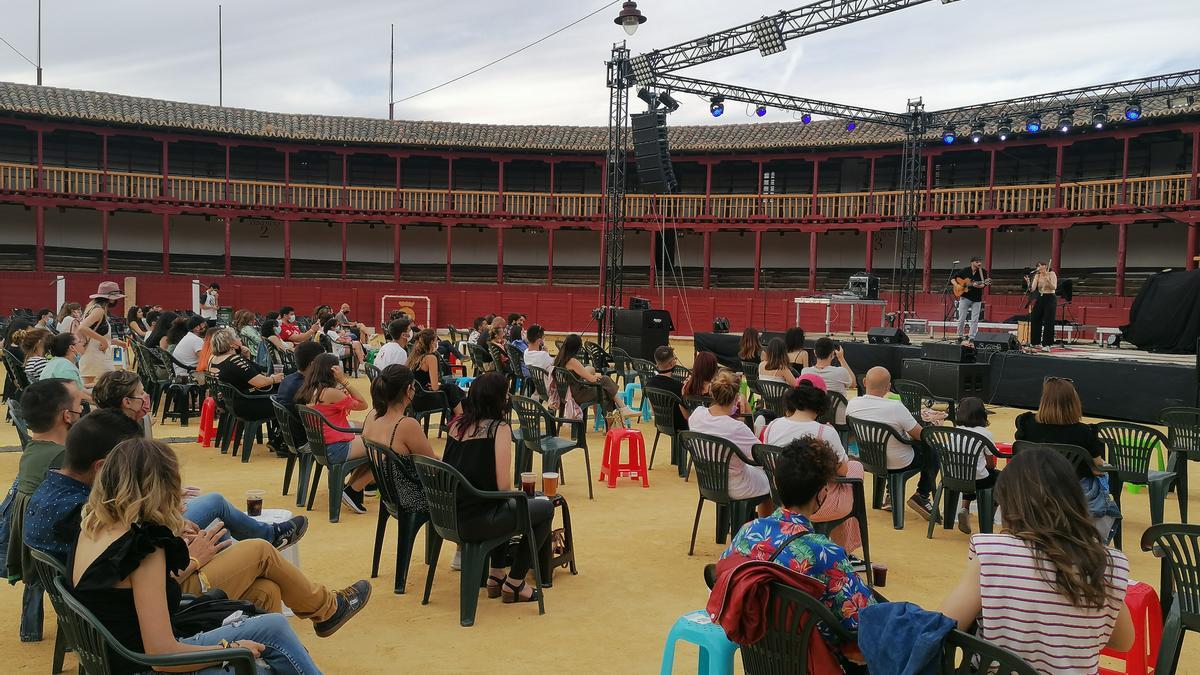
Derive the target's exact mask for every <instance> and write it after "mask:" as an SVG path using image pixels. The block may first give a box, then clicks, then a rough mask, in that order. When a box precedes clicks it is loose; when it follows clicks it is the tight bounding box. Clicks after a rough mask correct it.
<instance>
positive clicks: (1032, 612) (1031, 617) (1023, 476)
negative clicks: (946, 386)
mask: <svg viewBox="0 0 1200 675" xmlns="http://www.w3.org/2000/svg"><path fill="white" fill-rule="evenodd" d="M996 502H997V504H998V505H999V507H1000V520H1001V526H1002V530H1001V532H1000V534H976V535H973V536H972V537H971V545H970V548H969V552H968V554H967V555H968V558H967V567H966V570H965V571H964V573H963V576H962V579H961V581H959V583H958V586H957V587H955V589H954V590H953V591H951V593H950V595H949V596H948V597H947V598H946V600H945V601H944V602H943V603H942V607H941V611H942V613H943V614H945V615H946V616H948V617H950V618H952V619H954V620H955V621H957V622H958V627H959V629H961V630H967V629H968V627H970V625H971V624H973V623H975V622H976V621H978V622H979V632H978V635H979V637H980V638H983V639H984V640H987V641H988V642H991V643H992V644H994V645H996V646H998V647H1002V648H1004V649H1007V650H1009V651H1011V652H1013V653H1014V654H1016V655H1017V656H1020V657H1021V658H1023V659H1025V661H1027V662H1028V663H1029V664H1030V665H1032V666H1033V667H1034V668H1036V669H1037V670H1038V671H1039V672H1042V673H1046V675H1057V674H1059V673H1095V672H1096V671H1097V669H1098V668H1099V664H1100V650H1101V649H1103V648H1104V647H1106V646H1111V647H1113V648H1114V649H1116V650H1118V651H1125V650H1127V649H1129V647H1130V646H1131V645H1132V644H1133V620H1132V618H1131V617H1130V614H1129V609H1128V608H1127V607H1126V606H1125V602H1124V600H1125V592H1126V589H1127V588H1128V586H1129V561H1128V559H1126V557H1125V554H1124V553H1122V552H1120V551H1118V550H1115V549H1110V548H1107V547H1106V546H1105V545H1104V542H1103V541H1102V540H1101V537H1100V534H1099V532H1097V530H1096V528H1095V527H1094V526H1093V525H1092V521H1091V518H1090V517H1089V514H1088V507H1087V502H1085V501H1084V498H1083V491H1082V490H1081V489H1080V487H1079V482H1078V481H1077V480H1075V470H1074V468H1073V467H1072V466H1071V463H1070V462H1068V461H1067V460H1066V458H1064V457H1063V456H1062V455H1060V454H1058V453H1057V452H1055V451H1053V450H1049V449H1045V448H1034V449H1030V450H1025V451H1022V452H1020V453H1018V454H1016V455H1014V456H1013V458H1012V460H1010V461H1009V462H1008V465H1007V466H1006V467H1005V469H1004V472H1003V473H1001V474H1000V478H999V479H997V481H996Z"/></svg>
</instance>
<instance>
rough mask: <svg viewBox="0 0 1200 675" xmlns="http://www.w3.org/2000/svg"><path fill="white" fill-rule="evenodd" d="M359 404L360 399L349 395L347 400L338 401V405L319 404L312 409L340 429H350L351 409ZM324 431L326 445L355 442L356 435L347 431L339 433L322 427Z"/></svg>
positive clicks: (327, 427)
mask: <svg viewBox="0 0 1200 675" xmlns="http://www.w3.org/2000/svg"><path fill="white" fill-rule="evenodd" d="M357 404H358V399H356V398H354V397H353V396H351V395H349V394H347V395H346V398H344V399H342V400H340V401H338V402H337V403H317V404H315V405H313V406H312V409H313V410H316V411H317V412H319V413H321V414H322V415H324V416H325V418H326V419H328V420H329V421H330V422H333V423H334V424H336V425H338V426H339V427H345V428H349V427H350V409H351V408H353V407H354V406H355V405H357ZM322 429H324V431H325V442H326V443H341V442H343V441H352V440H354V434H351V433H347V432H345V431H338V430H337V429H333V428H331V427H329V426H322Z"/></svg>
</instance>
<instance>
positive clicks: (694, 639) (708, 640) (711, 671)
mask: <svg viewBox="0 0 1200 675" xmlns="http://www.w3.org/2000/svg"><path fill="white" fill-rule="evenodd" d="M679 640H684V641H685V642H690V643H692V644H694V645H697V646H699V647H700V665H699V667H698V669H697V671H696V672H697V673H699V675H726V674H727V673H728V674H730V675H732V673H733V653H734V652H736V651H737V650H738V646H737V645H736V644H734V643H732V642H730V641H729V638H727V637H725V630H724V629H722V628H721V627H720V626H718V625H717V624H715V623H713V622H712V620H710V619H709V618H708V612H706V611H704V610H702V609H701V610H697V611H695V612H690V613H688V614H684V615H683V616H681V617H679V620H678V621H676V622H675V625H674V626H671V632H669V633H667V644H666V646H664V647H663V660H662V668H661V669H660V670H659V675H670V674H671V669H672V668H673V667H674V666H675V643H676V642H678V641H679Z"/></svg>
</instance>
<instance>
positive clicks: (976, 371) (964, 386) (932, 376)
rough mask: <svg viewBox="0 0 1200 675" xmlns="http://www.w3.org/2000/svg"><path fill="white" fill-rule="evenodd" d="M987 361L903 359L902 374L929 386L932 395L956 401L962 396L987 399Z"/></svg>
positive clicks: (904, 377) (906, 377)
mask: <svg viewBox="0 0 1200 675" xmlns="http://www.w3.org/2000/svg"><path fill="white" fill-rule="evenodd" d="M989 367H990V366H988V364H986V363H947V362H945V361H926V360H925V359H904V362H903V363H902V364H901V367H900V373H901V377H902V378H903V379H906V380H914V381H916V382H920V383H921V384H923V385H925V386H926V387H929V391H930V392H931V393H933V395H934V396H949V397H952V398H953V399H954V400H956V401H960V400H962V398H963V397H964V396H978V397H979V398H981V399H983V400H985V401H986V400H987V399H988V396H987V385H988V368H989Z"/></svg>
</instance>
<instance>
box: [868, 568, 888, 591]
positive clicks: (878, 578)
mask: <svg viewBox="0 0 1200 675" xmlns="http://www.w3.org/2000/svg"><path fill="white" fill-rule="evenodd" d="M887 570H888V567H887V565H884V564H883V563H871V575H872V576H874V577H875V585H876V586H877V587H879V588H883V587H884V586H887Z"/></svg>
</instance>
